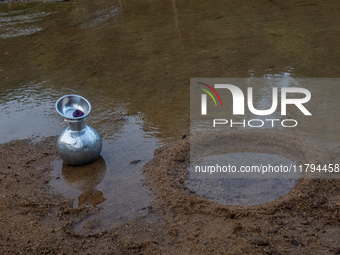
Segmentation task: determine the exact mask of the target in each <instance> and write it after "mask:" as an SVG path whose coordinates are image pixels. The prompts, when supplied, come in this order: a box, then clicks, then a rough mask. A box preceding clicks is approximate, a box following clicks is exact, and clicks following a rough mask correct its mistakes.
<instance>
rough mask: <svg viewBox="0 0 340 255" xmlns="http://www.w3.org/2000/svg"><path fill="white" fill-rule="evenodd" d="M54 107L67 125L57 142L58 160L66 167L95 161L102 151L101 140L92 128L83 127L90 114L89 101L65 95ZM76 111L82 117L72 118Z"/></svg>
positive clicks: (76, 96)
mask: <svg viewBox="0 0 340 255" xmlns="http://www.w3.org/2000/svg"><path fill="white" fill-rule="evenodd" d="M55 107H56V110H57V112H58V113H59V114H60V115H61V116H62V117H63V118H64V121H66V122H68V124H69V127H68V128H66V129H65V130H64V131H63V132H62V133H61V135H60V136H59V138H58V140H57V151H58V154H59V156H60V158H61V159H62V160H63V161H64V162H65V163H66V164H68V165H85V164H88V163H91V162H93V161H96V160H97V159H98V158H99V156H100V152H101V150H102V139H101V137H100V135H99V134H98V132H97V131H96V130H95V129H94V128H92V127H90V126H87V125H85V120H86V119H87V118H88V117H89V113H90V112H91V104H90V103H89V101H87V100H86V99H85V98H84V97H81V96H78V95H66V96H63V97H61V98H60V99H59V100H58V101H57V102H56V105H55ZM76 110H80V111H82V112H83V113H84V115H83V116H80V117H74V116H73V113H74V112H75V111H76Z"/></svg>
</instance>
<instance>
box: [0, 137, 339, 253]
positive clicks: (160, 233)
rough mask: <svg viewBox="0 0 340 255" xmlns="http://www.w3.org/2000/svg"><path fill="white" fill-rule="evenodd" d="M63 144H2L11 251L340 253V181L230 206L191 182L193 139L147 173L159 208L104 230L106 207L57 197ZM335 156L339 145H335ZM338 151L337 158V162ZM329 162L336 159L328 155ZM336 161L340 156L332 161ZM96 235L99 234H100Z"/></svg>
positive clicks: (307, 182)
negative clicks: (54, 173)
mask: <svg viewBox="0 0 340 255" xmlns="http://www.w3.org/2000/svg"><path fill="white" fill-rule="evenodd" d="M55 142H56V137H50V138H46V139H44V140H42V141H41V142H38V143H31V142H30V141H28V140H21V141H15V142H11V143H9V144H6V145H0V154H1V163H0V166H1V172H0V182H1V187H0V195H1V202H0V205H1V210H0V215H1V221H0V226H1V229H2V230H1V233H0V235H1V239H0V245H1V252H2V253H4V254H17V253H20V252H21V253H22V254H48V253H51V254H98V253H99V252H100V253H101V254H176V253H177V254H337V252H338V251H339V250H338V248H339V242H340V240H339V236H338V235H337V233H338V231H339V222H338V219H339V208H340V200H339V196H338V195H337V194H338V190H339V188H340V182H339V180H338V179H304V180H301V181H300V182H299V183H298V184H297V185H296V187H295V188H294V189H293V190H292V191H291V192H290V193H289V194H288V195H286V196H284V197H282V198H280V199H278V200H276V201H274V202H270V203H266V204H263V205H257V206H250V207H242V206H225V205H221V204H217V203H214V202H212V201H209V200H208V199H206V198H203V197H201V196H198V195H196V194H195V193H194V192H193V191H191V190H190V189H188V188H187V187H186V185H185V180H186V178H187V169H186V167H187V166H188V163H189V162H188V160H187V155H189V142H190V138H189V137H187V138H185V139H183V140H180V141H177V142H173V143H170V144H169V145H167V146H165V147H163V148H161V149H159V150H157V151H156V152H155V158H154V159H153V160H152V161H151V162H149V163H148V164H147V165H146V166H145V168H144V172H145V175H146V183H147V185H148V187H149V188H150V189H152V191H153V194H154V199H155V202H154V203H153V205H152V206H149V207H148V208H145V211H146V214H145V215H142V216H140V217H136V218H135V219H133V220H130V221H128V222H126V223H124V224H121V225H119V226H118V227H115V228H112V229H109V230H106V231H96V230H98V229H100V227H101V224H102V222H101V220H100V219H99V218H95V217H94V218H93V219H91V220H89V221H87V222H86V224H83V225H81V226H80V230H81V231H82V234H78V233H77V232H76V231H79V222H81V221H82V220H83V219H86V218H88V217H89V216H91V215H96V214H98V213H100V210H101V209H100V207H97V206H93V204H94V203H93V201H91V199H90V200H87V202H85V203H84V204H82V205H81V206H79V207H78V208H74V207H73V201H72V200H69V199H66V198H65V197H63V196H61V195H58V194H55V193H53V192H51V190H50V188H49V181H50V179H51V177H50V175H49V174H48V173H49V171H51V170H52V167H51V161H53V160H56V159H57V158H58V157H57V155H56V148H55ZM333 149H334V148H333ZM337 154H338V153H336V155H337ZM329 155H333V154H332V153H329ZM332 159H333V158H332ZM93 232H94V233H93Z"/></svg>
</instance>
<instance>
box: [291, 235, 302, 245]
mask: <svg viewBox="0 0 340 255" xmlns="http://www.w3.org/2000/svg"><path fill="white" fill-rule="evenodd" d="M290 242H291V243H292V244H294V245H298V244H299V243H300V242H299V241H298V240H296V239H295V238H294V237H292V239H291V240H290Z"/></svg>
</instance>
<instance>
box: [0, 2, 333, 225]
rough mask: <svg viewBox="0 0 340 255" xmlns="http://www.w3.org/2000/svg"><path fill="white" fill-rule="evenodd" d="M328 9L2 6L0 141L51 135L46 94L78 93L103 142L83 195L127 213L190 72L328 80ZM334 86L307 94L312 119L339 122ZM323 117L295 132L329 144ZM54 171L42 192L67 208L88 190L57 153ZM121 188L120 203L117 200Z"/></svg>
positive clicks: (182, 105)
mask: <svg viewBox="0 0 340 255" xmlns="http://www.w3.org/2000/svg"><path fill="white" fill-rule="evenodd" d="M338 8H339V3H338V2H337V1H327V2H322V3H316V4H313V5H309V4H308V2H305V1H300V2H298V3H297V2H295V1H286V2H278V1H269V2H263V1H251V2H249V1H237V3H236V2H234V1H221V0H219V1H214V3H213V4H212V3H211V2H210V1H203V0H198V1H195V2H193V1H178V0H172V1H163V0H161V1H159V0H157V1H156V0H151V1H150V0H148V1H146V0H141V1H126V0H117V1H108V0H100V1H87V0H84V1H78V2H76V1H74V2H60V3H29V4H27V3H22V4H14V3H11V4H1V5H0V119H1V122H0V130H1V136H0V142H1V143H4V142H8V141H10V140H13V139H24V138H29V137H33V138H34V139H39V137H38V138H37V136H40V137H46V136H51V135H59V134H60V133H61V131H62V130H63V129H64V128H65V127H66V124H65V123H64V122H62V121H60V116H58V115H57V113H56V111H55V109H54V103H55V101H56V100H57V99H58V98H59V97H61V96H62V95H65V94H79V95H81V96H83V97H85V98H87V99H88V100H89V101H90V103H91V104H92V112H91V115H90V118H89V119H88V121H87V124H89V125H91V126H92V127H94V128H95V129H96V130H98V132H99V133H100V135H101V136H102V137H103V139H104V145H105V146H104V149H103V159H104V160H105V164H106V174H105V177H104V179H103V180H102V181H101V182H100V183H99V184H98V186H96V190H95V191H93V192H94V193H93V194H95V195H96V194H97V195H98V196H99V198H100V199H102V197H103V198H105V199H106V200H105V201H103V202H102V203H97V206H101V207H102V208H103V214H102V215H101V216H100V217H101V218H102V219H103V221H102V222H104V223H105V224H107V223H108V222H109V223H110V224H112V225H115V224H116V223H117V222H118V223H119V222H120V221H119V220H118V221H115V220H113V216H112V215H111V213H112V212H116V213H117V217H118V216H119V217H123V216H124V214H125V213H126V212H127V211H132V210H136V213H135V214H134V213H132V214H129V216H128V218H127V219H131V218H132V217H136V216H137V215H139V214H140V210H141V209H142V208H144V207H146V206H148V205H149V204H150V202H151V196H150V195H149V194H148V192H147V189H146V187H144V186H142V185H143V182H142V181H140V179H142V172H141V168H142V165H143V164H145V162H147V161H148V160H150V159H151V158H152V157H153V151H154V149H156V148H158V147H159V146H161V145H163V144H165V143H166V142H168V141H170V140H173V139H177V138H178V137H180V136H181V135H183V134H185V133H189V116H190V114H189V81H190V78H192V77H243V78H246V77H264V78H267V79H273V78H282V82H283V83H286V84H288V85H289V84H293V83H294V82H295V79H296V77H339V68H338V66H339V59H340V57H339V55H340V49H339V47H337V46H338V45H339V40H340V38H339V37H338V24H339V19H340V17H339V15H338V11H337V10H338ZM338 94H339V91H337V90H334V91H333V92H332V93H329V95H328V96H327V97H326V96H325V95H324V96H323V97H320V98H319V99H316V100H315V101H314V109H315V110H317V111H318V114H319V116H322V117H323V118H326V116H332V117H333V118H334V119H338V116H339V113H338V112H337V110H336V109H337V108H336V106H337V104H336V103H334V102H337V101H336V99H337V95H338ZM325 99H326V100H328V101H326V102H325ZM264 100H266V99H264ZM263 103H264V104H265V103H266V102H263ZM260 105H261V103H260ZM319 105H320V106H321V107H318V106H319ZM323 123H324V122H323V121H322V120H320V121H318V122H317V123H314V122H313V123H308V122H306V123H303V125H301V127H303V128H302V129H297V132H300V133H302V134H304V135H310V136H313V137H317V138H322V139H325V140H328V141H339V134H340V132H339V128H338V126H339V125H328V126H325V124H323ZM306 127H307V128H306ZM139 159H140V160H141V162H140V163H138V164H136V165H131V164H129V162H131V161H133V160H139ZM54 169H55V170H54V172H53V173H52V176H53V179H52V181H51V186H52V190H54V191H56V192H60V193H62V194H63V195H65V196H66V197H70V198H74V199H75V202H74V206H78V204H79V197H80V199H83V198H84V197H86V194H87V193H86V194H85V195H83V196H81V194H83V193H82V190H78V189H76V188H73V187H69V186H68V185H67V182H66V180H65V181H64V179H63V175H62V171H63V167H62V164H61V162H60V161H58V162H55V163H54ZM57 177H59V179H57ZM118 184H119V185H121V188H120V189H119V190H117V189H114V188H112V187H113V186H114V185H118ZM135 188H136V189H135ZM123 190H125V191H126V192H124V196H122V197H121V198H123V200H124V201H127V200H128V201H131V204H128V203H127V204H126V207H122V206H121V203H120V202H119V201H123V200H119V199H118V200H117V196H118V195H119V194H121V193H120V192H122V191H123ZM100 192H102V195H101V193H100ZM136 192H137V193H138V195H140V196H142V197H140V199H139V200H138V201H137V200H134V199H133V198H134V196H135V194H136ZM139 193H140V194H139ZM89 194H90V193H89ZM89 196H90V197H91V194H90V195H89ZM100 199H99V200H98V201H101V200H100ZM102 200H103V199H102ZM141 201H142V202H141ZM95 203H96V202H95ZM141 207H142V208H141ZM124 208H125V209H124ZM142 211H143V210H142ZM144 211H145V210H144ZM143 213H144V212H143ZM143 213H142V214H143ZM120 214H122V215H120ZM98 217H99V216H98ZM118 223H117V224H118ZM105 224H104V225H105Z"/></svg>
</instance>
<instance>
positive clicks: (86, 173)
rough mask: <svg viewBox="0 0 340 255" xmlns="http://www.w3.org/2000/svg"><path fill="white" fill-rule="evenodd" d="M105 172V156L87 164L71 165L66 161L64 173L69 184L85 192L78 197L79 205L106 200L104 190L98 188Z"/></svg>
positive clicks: (93, 203) (63, 168) (94, 203)
mask: <svg viewBox="0 0 340 255" xmlns="http://www.w3.org/2000/svg"><path fill="white" fill-rule="evenodd" d="M105 173H106V164H105V160H104V158H103V157H100V158H99V159H98V160H97V161H95V162H93V163H91V164H89V165H85V166H69V165H67V164H65V163H64V164H63V167H62V175H63V177H64V180H65V182H66V183H67V185H69V186H70V187H72V188H75V189H78V190H81V191H82V192H83V193H82V194H81V195H80V196H79V197H78V207H80V206H82V205H83V204H84V203H90V204H92V205H93V206H96V205H99V204H101V203H103V202H104V201H105V200H106V199H105V198H104V196H103V192H101V191H98V190H96V187H97V186H98V185H99V184H100V183H101V181H102V180H103V179H104V177H105Z"/></svg>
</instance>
